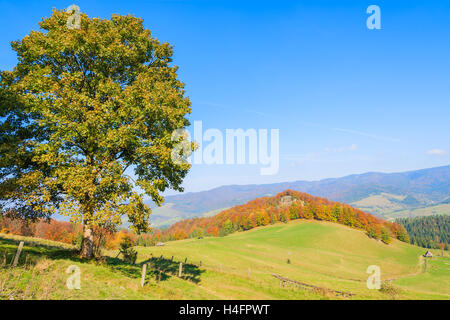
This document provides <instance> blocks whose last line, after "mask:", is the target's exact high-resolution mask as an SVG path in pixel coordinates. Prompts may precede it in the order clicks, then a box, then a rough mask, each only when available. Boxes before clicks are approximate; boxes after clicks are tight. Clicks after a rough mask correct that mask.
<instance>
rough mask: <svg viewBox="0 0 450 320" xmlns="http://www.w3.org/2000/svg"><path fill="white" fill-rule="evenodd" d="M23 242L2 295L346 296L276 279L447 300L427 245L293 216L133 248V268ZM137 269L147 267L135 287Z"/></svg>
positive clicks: (3, 243) (9, 245)
mask: <svg viewBox="0 0 450 320" xmlns="http://www.w3.org/2000/svg"><path fill="white" fill-rule="evenodd" d="M19 240H20V239H18V238H16V239H8V238H5V237H4V236H0V266H1V264H2V259H3V255H4V253H5V252H7V253H8V258H7V261H9V260H11V259H12V257H13V255H14V252H15V250H16V248H17V243H18V241H19ZM25 242H26V245H25V247H24V252H23V253H22V256H21V262H20V263H19V266H18V267H16V268H9V267H8V265H4V266H1V268H0V298H1V299H9V298H11V297H12V298H14V299H348V298H344V297H340V296H336V295H334V294H333V293H332V292H331V291H329V292H328V291H315V290H314V291H310V290H303V289H299V288H296V287H293V286H286V287H283V286H281V285H280V282H279V280H278V279H276V278H275V277H274V276H273V274H276V275H280V276H283V277H287V278H289V279H292V280H296V281H300V282H303V283H307V284H310V285H314V286H318V287H321V288H327V289H330V290H338V291H344V292H348V293H352V294H354V296H352V297H351V298H350V299H445V300H448V299H450V269H449V264H450V259H449V257H448V254H447V253H445V255H444V256H440V251H438V250H432V252H433V253H434V254H435V256H434V257H433V258H431V259H430V258H426V259H425V258H423V257H422V255H423V254H424V252H425V251H426V249H423V248H420V247H416V246H413V245H410V244H407V243H404V242H400V241H397V240H394V241H393V242H392V243H391V244H389V245H386V244H384V243H382V242H381V241H378V240H375V239H370V238H369V237H367V235H366V234H365V233H364V232H362V231H360V230H355V229H352V228H349V227H346V226H343V225H339V224H335V223H330V222H318V221H310V220H296V221H291V222H289V223H277V224H275V225H271V226H266V227H259V228H255V229H253V230H250V231H246V232H237V233H233V234H231V235H228V236H226V237H207V238H201V239H197V238H195V239H187V240H180V241H172V242H167V243H165V244H164V246H155V247H135V249H136V250H137V252H138V260H137V262H136V264H135V265H130V264H127V263H125V262H124V261H123V260H122V259H121V257H120V256H119V257H117V254H118V251H107V252H105V257H104V258H103V259H99V260H97V261H91V262H84V261H82V260H80V259H79V258H78V257H77V255H76V254H75V252H74V251H73V249H70V248H63V247H57V246H54V247H51V246H48V244H47V246H44V245H42V244H38V243H33V242H32V241H30V240H29V239H28V240H26V241H25ZM25 259H26V261H25ZM180 262H182V263H183V273H182V276H181V278H180V277H178V268H179V263H180ZM143 263H148V265H149V268H148V272H147V276H146V280H145V285H144V287H140V277H141V268H142V264H143ZM70 265H77V266H79V267H80V270H81V289H80V290H69V289H67V288H66V280H67V278H68V277H69V276H70V275H69V274H67V273H66V270H67V268H68V267H69V266H70ZM370 265H377V266H379V267H380V270H381V280H382V281H384V282H385V283H389V286H388V288H390V289H392V288H393V290H385V288H383V289H382V290H376V289H368V288H367V285H366V280H367V278H368V277H369V274H367V273H366V270H367V268H368V266H370ZM387 280H389V281H387Z"/></svg>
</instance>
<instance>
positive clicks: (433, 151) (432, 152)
mask: <svg viewBox="0 0 450 320" xmlns="http://www.w3.org/2000/svg"><path fill="white" fill-rule="evenodd" d="M427 154H429V155H432V156H443V155H444V154H447V151H445V150H444V149H431V150H428V151H427Z"/></svg>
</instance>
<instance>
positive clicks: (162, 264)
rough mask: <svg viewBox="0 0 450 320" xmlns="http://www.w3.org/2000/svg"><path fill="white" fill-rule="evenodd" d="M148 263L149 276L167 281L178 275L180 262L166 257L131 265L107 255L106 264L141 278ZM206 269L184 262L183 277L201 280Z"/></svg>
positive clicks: (194, 280)
mask: <svg viewBox="0 0 450 320" xmlns="http://www.w3.org/2000/svg"><path fill="white" fill-rule="evenodd" d="M145 263H146V264H147V277H151V278H154V279H155V280H157V281H166V280H168V279H170V278H171V277H174V276H178V270H179V269H178V268H179V264H180V263H179V262H176V261H172V260H169V259H165V258H152V259H147V260H145V261H142V262H140V263H138V264H134V265H131V264H129V263H127V262H125V261H123V260H121V259H119V258H112V257H106V265H107V266H108V267H109V268H111V269H112V270H114V271H118V272H120V273H122V274H123V275H125V276H127V277H130V278H136V279H137V278H140V277H141V272H142V266H143V265H144V264H145ZM203 272H204V270H200V269H199V268H198V267H197V266H196V265H193V264H183V272H182V275H181V279H183V280H187V281H191V282H193V283H196V284H197V283H199V282H200V276H201V274H202V273H203Z"/></svg>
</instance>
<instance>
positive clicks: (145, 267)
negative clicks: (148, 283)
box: [141, 263, 147, 287]
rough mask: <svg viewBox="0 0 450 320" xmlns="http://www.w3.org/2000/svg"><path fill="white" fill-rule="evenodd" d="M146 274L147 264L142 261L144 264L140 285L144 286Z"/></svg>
mask: <svg viewBox="0 0 450 320" xmlns="http://www.w3.org/2000/svg"><path fill="white" fill-rule="evenodd" d="M146 274H147V264H146V263H144V265H143V266H142V275H141V287H144V283H145V275H146Z"/></svg>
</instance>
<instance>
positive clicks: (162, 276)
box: [0, 238, 205, 284]
mask: <svg viewBox="0 0 450 320" xmlns="http://www.w3.org/2000/svg"><path fill="white" fill-rule="evenodd" d="M18 245H19V241H17V240H14V239H5V238H1V239H0V265H2V261H3V257H4V254H6V260H7V263H6V264H5V265H4V267H7V266H9V265H10V263H11V262H12V259H14V256H15V254H16V252H17V247H18ZM40 258H47V259H52V260H70V261H73V262H76V263H91V262H92V261H86V260H84V259H81V258H80V256H79V253H78V251H77V250H76V249H67V248H61V247H56V246H49V245H45V244H37V243H32V244H27V242H25V246H24V248H23V250H22V253H21V256H20V259H19V264H18V265H19V266H20V265H23V264H27V265H35V264H36V263H37V261H38V260H39V259H40ZM97 263H99V264H101V265H103V266H104V267H107V268H109V269H111V270H113V271H115V272H120V273H121V274H123V275H125V276H126V277H129V278H132V279H138V278H140V277H141V272H142V266H143V264H144V263H147V277H150V278H154V279H155V280H157V281H166V280H168V279H170V278H171V277H178V270H179V265H180V262H177V261H173V260H170V259H165V258H163V257H159V258H157V257H153V258H150V259H147V260H145V261H142V262H140V263H138V264H130V263H128V262H125V261H124V260H122V259H119V258H117V257H116V258H113V257H108V256H105V257H102V258H101V259H100V260H99V261H97ZM203 272H205V271H204V270H201V269H200V268H199V267H198V266H196V265H194V264H188V263H183V271H182V275H181V277H180V278H181V279H183V280H187V281H191V282H193V283H196V284H197V283H199V282H200V277H201V274H202V273H203Z"/></svg>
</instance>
